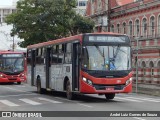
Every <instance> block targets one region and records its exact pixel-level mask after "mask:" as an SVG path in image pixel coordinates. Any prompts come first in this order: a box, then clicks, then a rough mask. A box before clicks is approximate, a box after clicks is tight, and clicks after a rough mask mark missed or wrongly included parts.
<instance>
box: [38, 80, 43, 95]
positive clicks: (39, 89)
mask: <svg viewBox="0 0 160 120" xmlns="http://www.w3.org/2000/svg"><path fill="white" fill-rule="evenodd" d="M37 92H38V93H39V94H43V93H44V89H43V88H41V81H40V80H37Z"/></svg>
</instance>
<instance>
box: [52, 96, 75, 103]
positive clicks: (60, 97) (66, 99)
mask: <svg viewBox="0 0 160 120" xmlns="http://www.w3.org/2000/svg"><path fill="white" fill-rule="evenodd" d="M54 98H56V99H59V100H65V101H69V102H74V103H77V102H76V101H73V100H69V99H65V98H61V97H54Z"/></svg>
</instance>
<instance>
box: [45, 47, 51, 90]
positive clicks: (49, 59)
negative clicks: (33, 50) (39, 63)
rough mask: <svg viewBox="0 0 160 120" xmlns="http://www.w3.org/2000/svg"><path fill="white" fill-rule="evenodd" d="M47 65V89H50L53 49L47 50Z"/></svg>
mask: <svg viewBox="0 0 160 120" xmlns="http://www.w3.org/2000/svg"><path fill="white" fill-rule="evenodd" d="M45 65H46V88H50V80H51V78H50V75H51V74H50V72H51V71H50V70H51V69H50V67H51V48H47V50H46V61H45Z"/></svg>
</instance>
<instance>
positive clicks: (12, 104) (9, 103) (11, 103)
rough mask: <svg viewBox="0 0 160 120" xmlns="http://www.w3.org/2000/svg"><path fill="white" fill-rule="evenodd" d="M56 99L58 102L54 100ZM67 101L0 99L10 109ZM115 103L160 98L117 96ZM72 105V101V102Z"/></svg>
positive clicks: (157, 100)
mask: <svg viewBox="0 0 160 120" xmlns="http://www.w3.org/2000/svg"><path fill="white" fill-rule="evenodd" d="M54 99H56V100H54ZM67 101H68V100H67V99H63V98H61V99H58V98H57V97H55V98H50V99H49V98H45V97H29V98H16V99H10V100H8V99H0V106H1V105H4V106H9V107H18V106H22V105H35V106H36V105H43V104H46V103H49V104H51V103H53V104H61V103H64V102H67ZM113 101H123V102H139V103H143V102H152V103H160V98H151V97H141V96H138V97H137V96H119V95H117V96H115V98H114V99H113ZM70 102H71V103H72V101H70ZM75 102H76V103H81V101H79V100H77V101H74V102H73V103H75Z"/></svg>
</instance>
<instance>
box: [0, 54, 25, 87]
mask: <svg viewBox="0 0 160 120" xmlns="http://www.w3.org/2000/svg"><path fill="white" fill-rule="evenodd" d="M26 72H27V63H26V57H25V56H24V53H23V52H13V51H0V83H14V82H17V84H21V82H25V81H26V75H27V74H26Z"/></svg>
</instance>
